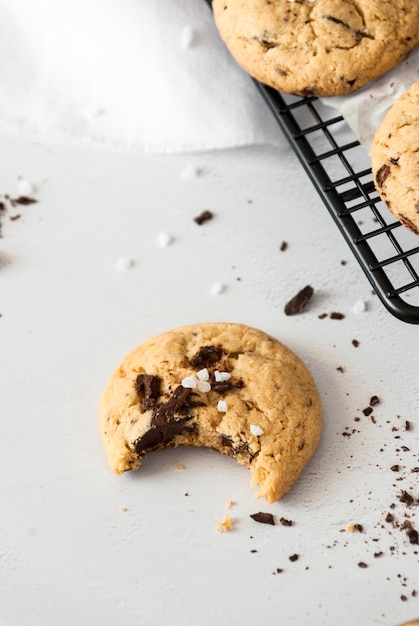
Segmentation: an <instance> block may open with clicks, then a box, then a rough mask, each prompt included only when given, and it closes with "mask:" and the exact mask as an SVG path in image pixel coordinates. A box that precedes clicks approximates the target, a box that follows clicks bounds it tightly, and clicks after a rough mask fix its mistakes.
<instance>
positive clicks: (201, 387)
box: [196, 380, 211, 393]
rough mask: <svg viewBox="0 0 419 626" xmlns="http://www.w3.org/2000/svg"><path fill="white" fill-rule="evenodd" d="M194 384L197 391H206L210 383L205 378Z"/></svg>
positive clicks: (208, 389) (209, 388)
mask: <svg viewBox="0 0 419 626" xmlns="http://www.w3.org/2000/svg"><path fill="white" fill-rule="evenodd" d="M196 386H197V387H198V389H199V391H202V393H208V391H211V385H210V384H209V382H207V381H206V380H198V383H197V385H196Z"/></svg>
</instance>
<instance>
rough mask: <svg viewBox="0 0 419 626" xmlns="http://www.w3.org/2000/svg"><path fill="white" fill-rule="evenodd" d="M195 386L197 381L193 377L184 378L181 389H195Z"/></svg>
mask: <svg viewBox="0 0 419 626" xmlns="http://www.w3.org/2000/svg"><path fill="white" fill-rule="evenodd" d="M197 384H198V380H197V379H196V378H195V376H186V377H185V378H183V379H182V387H185V388H186V389H195V387H196V386H197Z"/></svg>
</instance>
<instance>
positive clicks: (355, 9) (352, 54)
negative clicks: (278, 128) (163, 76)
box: [213, 0, 419, 96]
mask: <svg viewBox="0 0 419 626" xmlns="http://www.w3.org/2000/svg"><path fill="white" fill-rule="evenodd" d="M213 11H214V17H215V22H216V25H217V28H218V30H219V33H220V35H221V37H222V39H223V40H224V42H225V43H226V45H227V47H228V49H229V50H230V53H231V54H232V56H233V57H234V58H235V59H236V61H237V62H238V63H239V65H241V66H242V67H243V68H244V69H245V70H246V71H247V72H248V73H249V74H250V75H251V76H253V77H254V78H256V79H257V80H259V81H260V82H262V83H266V84H267V85H270V86H272V87H274V88H275V89H278V90H279V91H284V92H287V93H294V94H299V95H303V96H335V95H341V94H345V93H350V92H352V91H355V90H357V89H359V88H360V87H362V86H363V85H365V84H366V83H368V82H369V81H371V80H373V79H374V78H377V77H378V76H381V75H382V74H384V73H385V72H387V71H388V70H390V69H392V68H393V67H395V66H396V65H398V64H399V63H400V62H401V61H402V60H403V59H404V58H405V57H406V56H407V54H408V53H409V52H410V51H411V50H413V48H415V47H416V46H417V45H418V44H419V2H418V1H417V0H213Z"/></svg>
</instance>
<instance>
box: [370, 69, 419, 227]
mask: <svg viewBox="0 0 419 626" xmlns="http://www.w3.org/2000/svg"><path fill="white" fill-rule="evenodd" d="M371 163H372V170H373V174H374V183H375V187H376V189H377V191H378V193H379V194H380V197H381V198H382V199H383V200H384V202H385V203H386V204H387V206H388V208H389V209H390V211H392V213H394V215H395V216H396V217H397V218H398V219H399V220H400V221H401V223H402V224H403V226H406V228H408V229H409V230H411V231H412V232H414V233H416V234H417V235H419V81H418V82H416V83H415V84H414V85H412V87H411V88H410V89H409V91H408V92H406V93H405V94H404V95H403V96H401V97H400V98H399V99H398V100H396V102H395V103H394V104H393V106H392V107H391V109H390V111H389V112H388V113H387V115H386V117H385V118H384V120H383V122H382V124H381V126H380V128H379V129H378V131H377V132H376V134H375V137H374V141H373V144H372V148H371Z"/></svg>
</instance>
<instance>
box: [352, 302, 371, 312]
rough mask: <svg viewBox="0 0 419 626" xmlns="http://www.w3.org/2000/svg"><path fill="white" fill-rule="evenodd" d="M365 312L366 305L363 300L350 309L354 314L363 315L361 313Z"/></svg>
mask: <svg viewBox="0 0 419 626" xmlns="http://www.w3.org/2000/svg"><path fill="white" fill-rule="evenodd" d="M366 310H367V304H366V302H364V301H363V300H358V301H357V302H355V304H354V305H353V307H352V311H353V312H354V313H363V311H366Z"/></svg>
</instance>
